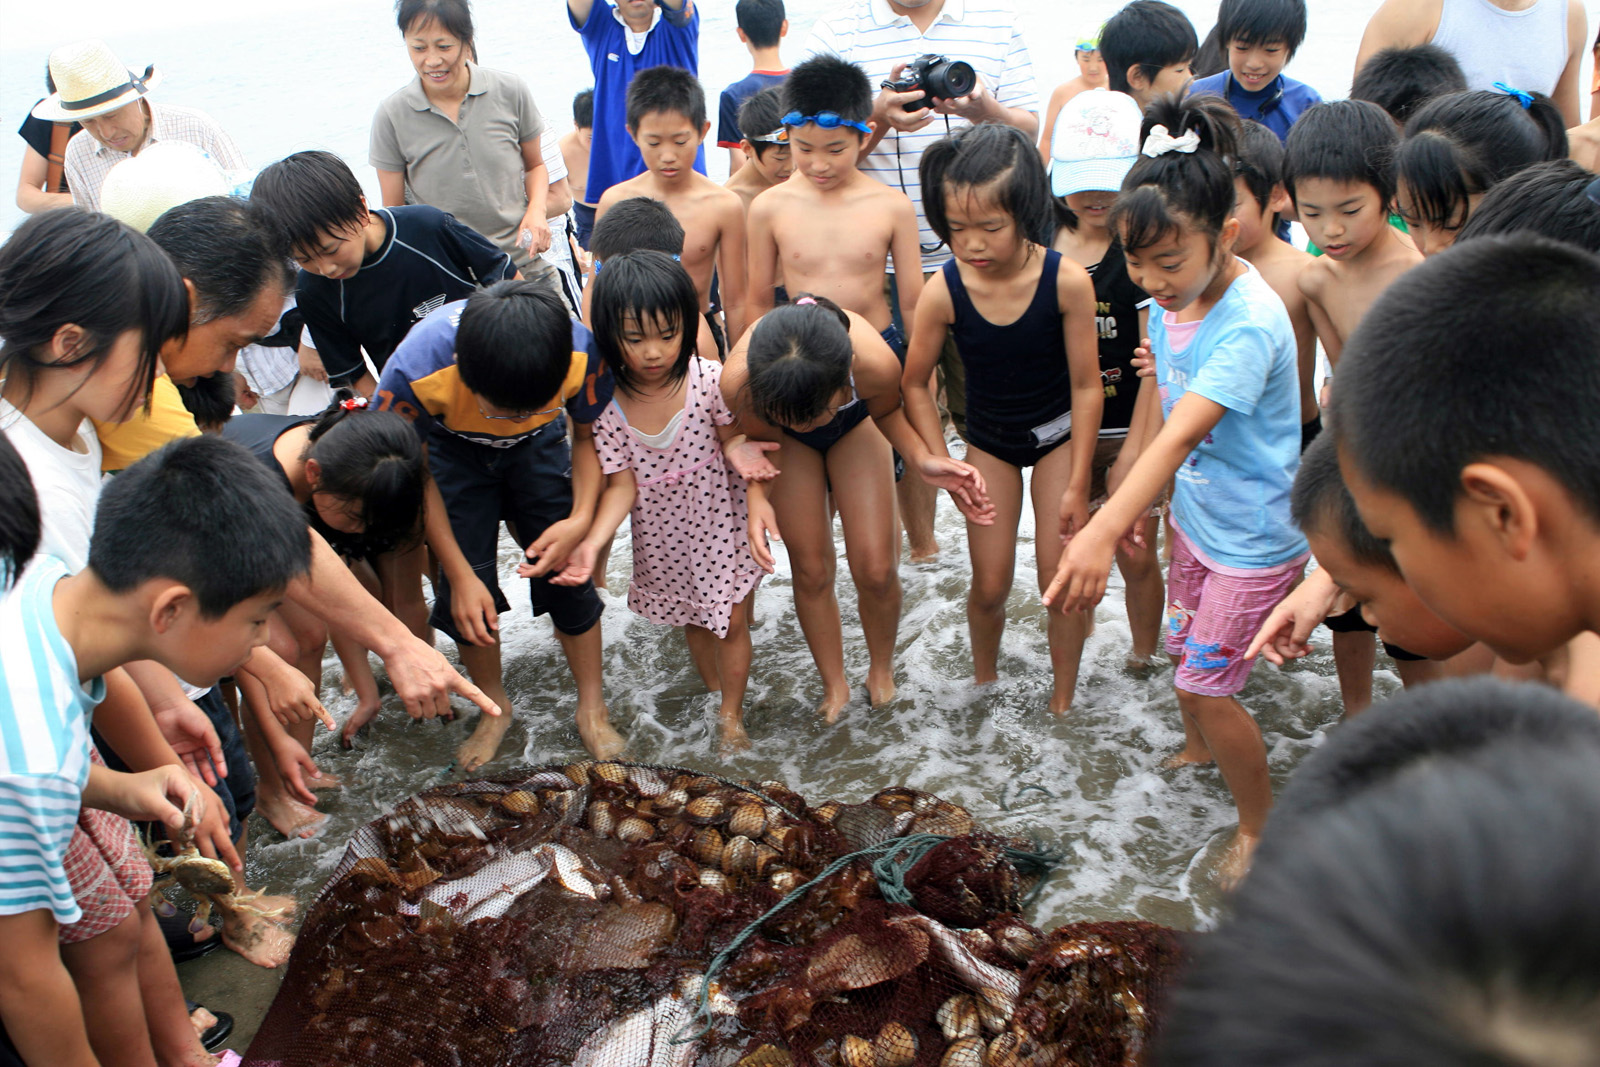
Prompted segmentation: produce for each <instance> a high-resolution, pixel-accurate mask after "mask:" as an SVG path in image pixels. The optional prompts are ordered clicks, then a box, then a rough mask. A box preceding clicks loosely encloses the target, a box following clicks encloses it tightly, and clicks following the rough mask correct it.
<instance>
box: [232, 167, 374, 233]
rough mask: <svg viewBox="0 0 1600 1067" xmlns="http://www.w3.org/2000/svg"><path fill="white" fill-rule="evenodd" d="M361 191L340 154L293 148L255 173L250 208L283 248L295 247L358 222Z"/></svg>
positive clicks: (362, 212) (362, 211)
mask: <svg viewBox="0 0 1600 1067" xmlns="http://www.w3.org/2000/svg"><path fill="white" fill-rule="evenodd" d="M362 196H363V194H362V192H361V183H360V182H359V181H357V180H356V176H355V172H354V171H352V170H351V169H350V167H349V165H348V164H346V163H345V161H344V160H342V159H340V158H339V157H338V156H336V155H334V154H333V153H332V152H323V151H310V152H296V153H295V154H294V155H292V156H285V157H284V158H282V159H280V160H278V161H277V162H276V163H273V164H271V165H269V166H266V167H263V168H262V169H261V173H259V174H257V175H256V180H255V183H254V184H253V185H252V186H251V187H250V209H251V210H252V211H254V212H255V214H256V217H257V218H259V219H260V220H261V224H262V225H263V226H264V227H266V228H267V229H268V230H269V231H271V233H272V235H273V238H274V239H275V240H276V241H277V242H278V243H279V244H280V245H281V246H282V247H283V248H285V249H288V250H289V251H290V252H296V253H298V252H302V251H310V250H311V249H313V248H315V247H316V246H317V245H319V244H321V243H322V242H323V241H324V240H326V238H327V237H329V236H336V235H339V234H348V233H349V232H350V231H352V230H354V229H358V228H359V227H361V226H362V225H364V224H365V223H366V221H367V217H368V216H367V205H366V203H365V201H364V200H363V199H362Z"/></svg>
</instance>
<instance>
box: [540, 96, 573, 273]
mask: <svg viewBox="0 0 1600 1067" xmlns="http://www.w3.org/2000/svg"><path fill="white" fill-rule="evenodd" d="M539 151H540V153H542V154H543V155H544V169H545V170H547V171H549V172H550V175H549V177H550V184H551V185H554V184H555V183H556V182H558V181H561V180H562V179H563V178H565V177H566V176H567V161H566V160H565V159H563V158H562V156H561V135H560V134H558V133H556V132H555V131H553V130H551V129H550V128H549V127H546V128H545V131H544V133H542V134H540V135H539ZM574 195H576V193H574ZM540 256H541V257H542V258H543V259H544V260H545V261H546V262H547V263H549V264H551V265H552V266H555V267H559V268H561V269H562V270H564V271H566V272H567V273H568V274H575V273H576V272H575V271H574V269H573V265H572V249H571V247H569V246H568V244H567V216H566V214H565V213H563V214H561V215H559V216H557V217H556V218H553V219H551V220H550V247H549V248H548V249H546V250H545V251H543V252H541V253H540Z"/></svg>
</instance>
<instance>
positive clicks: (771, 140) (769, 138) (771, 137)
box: [744, 126, 789, 144]
mask: <svg viewBox="0 0 1600 1067" xmlns="http://www.w3.org/2000/svg"><path fill="white" fill-rule="evenodd" d="M744 139H745V140H747V141H751V142H756V141H759V142H762V143H763V144H788V143H789V128H788V127H787V126H779V127H778V128H777V129H775V130H773V131H772V132H771V133H763V134H760V135H756V134H753V133H747V134H745V135H744Z"/></svg>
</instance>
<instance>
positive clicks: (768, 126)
mask: <svg viewBox="0 0 1600 1067" xmlns="http://www.w3.org/2000/svg"><path fill="white" fill-rule="evenodd" d="M782 119H783V94H782V92H781V91H780V90H779V89H778V87H777V86H776V85H773V86H769V87H768V88H766V89H763V90H761V91H760V92H759V93H752V94H751V95H750V96H749V97H747V98H746V99H745V102H744V103H742V104H740V105H739V132H740V133H741V134H743V135H744V140H745V143H746V144H748V145H749V146H750V147H751V148H753V149H755V153H756V158H757V159H760V158H761V157H762V156H764V155H766V152H767V149H769V148H772V147H774V143H773V142H772V141H757V140H753V139H752V138H756V137H763V136H765V135H767V134H769V133H773V132H775V131H776V130H778V129H780V128H782V126H783V122H782Z"/></svg>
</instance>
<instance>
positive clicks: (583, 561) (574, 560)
mask: <svg viewBox="0 0 1600 1067" xmlns="http://www.w3.org/2000/svg"><path fill="white" fill-rule="evenodd" d="M599 558H600V550H599V549H598V548H596V547H595V546H594V545H592V544H590V543H589V542H588V541H584V542H582V543H580V544H579V545H578V547H577V548H575V549H573V550H572V555H570V556H568V557H567V565H566V566H564V567H562V568H561V573H559V574H556V575H553V576H552V577H551V578H550V584H551V585H582V584H583V583H584V582H587V581H588V580H589V579H590V578H592V577H594V565H595V562H596V561H597V560H598V559H599ZM532 569H533V567H532V565H531V564H527V563H523V564H519V565H518V567H517V573H518V574H519V575H522V576H523V577H527V575H525V574H523V571H525V570H527V571H531V570H532Z"/></svg>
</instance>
